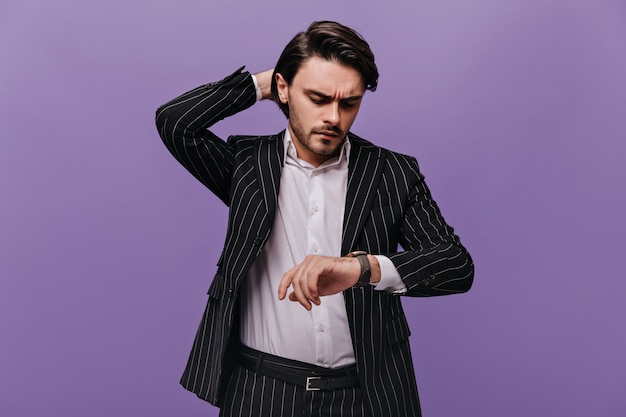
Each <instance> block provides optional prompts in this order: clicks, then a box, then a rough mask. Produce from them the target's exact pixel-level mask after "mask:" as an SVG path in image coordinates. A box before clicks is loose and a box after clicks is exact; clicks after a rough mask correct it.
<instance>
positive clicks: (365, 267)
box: [346, 251, 380, 287]
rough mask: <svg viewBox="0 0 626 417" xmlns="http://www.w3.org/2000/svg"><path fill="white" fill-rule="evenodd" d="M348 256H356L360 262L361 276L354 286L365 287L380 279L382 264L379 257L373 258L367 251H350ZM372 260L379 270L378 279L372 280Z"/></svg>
mask: <svg viewBox="0 0 626 417" xmlns="http://www.w3.org/2000/svg"><path fill="white" fill-rule="evenodd" d="M346 257H348V258H356V260H357V261H358V262H359V267H360V273H359V278H358V279H357V281H356V283H355V284H354V287H365V286H367V285H369V284H372V283H376V282H378V281H380V265H378V260H377V259H375V258H374V259H373V260H372V259H371V258H373V257H371V256H370V255H369V254H368V253H367V252H365V251H354V252H350V253H349V254H347V255H346ZM372 262H374V263H375V264H376V268H377V270H378V274H377V278H376V281H372V265H371V263H372Z"/></svg>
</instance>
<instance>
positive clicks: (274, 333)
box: [240, 78, 406, 368]
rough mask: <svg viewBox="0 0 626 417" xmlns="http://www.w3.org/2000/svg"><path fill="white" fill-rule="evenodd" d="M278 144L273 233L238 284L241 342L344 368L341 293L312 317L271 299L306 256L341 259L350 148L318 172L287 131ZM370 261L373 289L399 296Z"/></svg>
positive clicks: (393, 277) (392, 272) (390, 272)
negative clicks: (375, 277)
mask: <svg viewBox="0 0 626 417" xmlns="http://www.w3.org/2000/svg"><path fill="white" fill-rule="evenodd" d="M253 79H254V78H253ZM255 83H256V80H255ZM257 91H258V90H257ZM284 145H285V159H284V161H285V165H284V167H283V169H282V173H281V179H280V189H279V193H278V205H277V209H276V216H275V218H274V225H273V228H272V233H271V234H270V237H269V238H268V241H267V242H266V244H265V246H264V247H263V250H262V251H261V254H260V255H259V257H258V258H257V259H256V261H255V262H254V263H253V265H252V267H251V268H250V271H249V272H248V276H247V279H246V280H245V284H244V285H243V290H242V297H241V313H242V316H241V318H242V322H241V333H240V338H241V342H242V343H243V344H244V345H246V346H249V347H251V348H253V349H256V350H260V351H262V352H266V353H271V354H273V355H277V356H281V357H284V358H289V359H295V360H299V361H302V362H308V363H312V364H315V365H317V366H323V367H330V368H336V367H340V366H344V365H350V364H352V363H354V362H355V359H354V350H353V348H352V342H351V337H350V329H349V326H348V317H347V313H346V307H345V302H344V298H343V294H341V293H339V294H335V295H331V296H325V297H321V303H320V305H319V306H316V305H313V308H312V309H311V311H307V310H306V309H305V308H304V307H302V305H300V303H297V302H292V301H289V300H288V299H285V300H282V301H280V300H278V284H279V283H280V280H281V279H282V276H283V274H284V273H285V272H286V271H287V270H289V269H291V268H292V267H294V266H295V265H297V264H299V263H301V262H302V261H303V260H304V258H305V257H306V256H307V255H309V254H314V255H326V256H341V241H342V229H343V227H342V226H343V218H344V211H345V202H346V189H347V182H348V160H349V154H350V142H349V140H348V138H346V140H345V142H344V144H343V145H342V147H341V152H340V154H339V156H338V157H335V158H332V159H330V160H328V161H326V162H325V163H323V164H322V165H320V166H319V167H317V168H316V167H314V166H313V165H311V164H309V163H308V162H305V161H303V160H301V159H298V157H297V154H296V149H295V146H294V144H293V141H292V139H291V136H290V135H289V130H286V131H285V137H284ZM377 259H378V261H379V263H380V267H381V281H380V282H379V283H377V284H376V289H377V290H387V291H393V292H404V291H406V287H405V285H404V283H403V282H402V280H401V279H400V276H399V274H398V272H397V271H396V269H395V267H394V266H393V264H392V262H391V261H390V260H389V259H388V258H387V257H384V256H377Z"/></svg>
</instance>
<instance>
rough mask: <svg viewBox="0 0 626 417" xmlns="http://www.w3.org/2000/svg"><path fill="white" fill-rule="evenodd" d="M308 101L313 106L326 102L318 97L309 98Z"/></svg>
mask: <svg viewBox="0 0 626 417" xmlns="http://www.w3.org/2000/svg"><path fill="white" fill-rule="evenodd" d="M310 99H311V101H312V102H313V103H314V104H324V103H325V102H326V100H324V99H323V98H319V97H310Z"/></svg>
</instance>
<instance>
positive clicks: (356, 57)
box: [272, 21, 378, 118]
mask: <svg viewBox="0 0 626 417" xmlns="http://www.w3.org/2000/svg"><path fill="white" fill-rule="evenodd" d="M313 56H317V57H320V58H323V59H325V60H327V61H333V62H338V63H340V64H343V65H347V66H350V67H352V68H354V69H356V70H357V71H358V72H359V73H360V74H361V76H362V77H363V81H364V82H365V89H366V90H370V91H376V87H377V86H378V68H376V63H375V62H374V54H373V53H372V50H371V49H370V46H369V45H368V44H367V42H366V41H365V39H363V37H362V36H361V35H359V33H357V32H356V31H355V30H354V29H351V28H349V27H347V26H344V25H342V24H340V23H337V22H331V21H319V22H313V23H311V26H309V28H308V29H307V30H306V31H305V32H300V33H298V34H297V35H296V36H294V38H293V39H292V40H291V41H290V42H289V43H288V44H287V46H285V49H284V50H283V52H282V54H281V55H280V58H278V62H277V63H276V66H275V67H274V73H273V74H272V98H273V100H274V101H275V102H276V103H277V104H278V106H279V107H280V109H281V110H282V112H283V113H284V114H285V116H287V118H289V107H288V106H287V104H285V103H282V102H281V101H280V99H279V97H278V87H277V86H276V73H279V74H281V75H282V76H283V78H284V79H285V81H286V82H287V84H288V85H291V82H292V81H293V78H294V77H295V75H296V73H297V72H298V70H299V69H300V66H301V65H302V64H303V63H304V62H305V61H306V60H307V59H309V58H311V57H313Z"/></svg>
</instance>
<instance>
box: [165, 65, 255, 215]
mask: <svg viewBox="0 0 626 417" xmlns="http://www.w3.org/2000/svg"><path fill="white" fill-rule="evenodd" d="M242 70H243V67H241V68H240V69H238V70H237V71H235V72H234V73H232V74H231V75H229V76H228V77H226V78H224V79H223V80H221V81H218V82H214V83H209V84H206V85H203V86H200V87H198V88H195V89H193V90H191V91H188V92H186V93H184V94H182V95H181V96H179V97H176V98H175V99H173V100H171V101H169V102H168V103H166V104H164V105H162V106H161V107H159V109H158V110H157V112H156V125H157V129H158V131H159V135H160V136H161V139H162V140H163V143H164V144H165V146H166V147H167V149H168V150H169V151H170V152H171V154H172V155H173V156H174V158H176V160H178V162H180V163H181V164H182V165H183V166H184V167H185V168H186V169H187V170H188V171H189V172H190V173H191V174H192V175H193V176H194V177H196V178H197V179H198V180H199V181H200V182H201V183H202V184H204V185H205V186H207V187H208V188H209V189H210V190H211V191H213V192H214V193H215V195H217V196H218V197H219V198H220V200H222V201H223V202H224V203H225V204H226V205H229V201H230V198H229V190H230V182H231V178H232V170H233V163H234V156H235V155H234V149H233V147H232V145H231V144H229V143H228V142H224V141H223V140H222V139H220V138H219V137H217V136H216V135H215V134H213V133H212V132H210V131H209V130H207V129H208V128H209V127H210V126H212V125H213V124H215V123H217V122H218V121H220V120H222V119H224V118H226V117H228V116H231V115H233V114H235V113H238V112H240V111H242V110H245V109H247V108H248V107H250V106H252V105H253V104H254V103H255V101H256V91H255V87H254V82H253V81H252V76H251V75H250V73H248V72H242Z"/></svg>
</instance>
